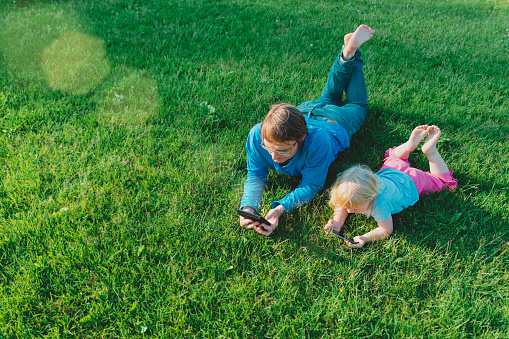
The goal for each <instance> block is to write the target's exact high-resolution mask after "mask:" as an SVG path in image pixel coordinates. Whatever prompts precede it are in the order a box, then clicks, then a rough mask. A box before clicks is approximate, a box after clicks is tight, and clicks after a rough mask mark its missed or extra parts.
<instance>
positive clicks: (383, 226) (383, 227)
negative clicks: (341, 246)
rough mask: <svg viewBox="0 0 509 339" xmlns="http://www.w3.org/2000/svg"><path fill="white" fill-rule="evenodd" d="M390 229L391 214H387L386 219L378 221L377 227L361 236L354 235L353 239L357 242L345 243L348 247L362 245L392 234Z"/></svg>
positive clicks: (391, 225) (391, 226) (391, 227)
mask: <svg viewBox="0 0 509 339" xmlns="http://www.w3.org/2000/svg"><path fill="white" fill-rule="evenodd" d="M392 230H393V224H392V215H389V218H387V220H385V221H381V222H378V227H377V228H375V229H374V230H372V231H369V232H368V233H366V234H363V235H361V236H356V237H354V238H353V241H355V242H357V244H352V243H349V242H346V244H347V245H348V246H350V247H362V246H364V244H366V243H368V242H372V241H377V240H383V239H387V238H388V237H389V236H390V235H391V234H392Z"/></svg>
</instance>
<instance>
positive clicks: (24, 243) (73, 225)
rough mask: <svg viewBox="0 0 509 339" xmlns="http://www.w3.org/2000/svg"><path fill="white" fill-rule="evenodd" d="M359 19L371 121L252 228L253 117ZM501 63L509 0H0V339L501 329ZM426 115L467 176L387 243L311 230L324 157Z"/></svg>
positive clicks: (320, 198)
mask: <svg viewBox="0 0 509 339" xmlns="http://www.w3.org/2000/svg"><path fill="white" fill-rule="evenodd" d="M361 23H365V24H368V25H370V26H371V27H373V28H374V29H375V30H376V33H375V35H374V37H373V38H372V40H370V41H369V42H367V43H366V44H365V45H364V46H363V47H362V51H363V56H362V57H363V59H364V61H365V67H364V73H365V76H366V83H367V90H368V101H369V104H370V108H369V111H368V119H367V120H366V122H365V123H364V125H363V127H362V129H361V130H360V131H359V132H358V133H357V134H356V135H355V136H354V138H353V140H352V145H351V147H350V148H348V149H347V150H345V151H344V152H342V153H341V154H340V155H338V158H337V159H336V161H335V162H334V163H333V164H332V166H331V168H330V170H329V173H328V176H327V182H326V186H325V188H324V189H323V190H322V191H320V192H319V194H318V195H317V196H316V197H315V199H314V200H313V201H312V202H311V203H309V204H308V205H306V206H304V207H301V208H299V209H296V210H294V211H291V212H290V213H287V214H285V216H284V217H283V218H282V220H281V222H280V225H279V227H278V229H277V230H276V231H275V232H274V233H273V234H272V235H271V236H270V237H264V236H261V235H259V234H257V233H255V232H253V231H249V230H245V229H242V228H241V227H240V226H239V222H238V217H237V216H236V214H235V209H236V208H237V207H238V205H239V203H240V199H241V196H242V191H243V183H244V180H245V176H246V172H247V171H246V154H245V148H244V147H245V140H246V136H247V134H248V132H249V130H250V128H251V127H252V126H253V125H255V124H256V123H258V122H260V121H261V120H262V119H263V117H264V115H265V114H266V113H267V111H268V110H269V108H270V107H271V105H273V104H276V103H281V102H288V103H290V104H294V105H298V104H299V103H301V102H303V101H307V100H312V99H315V98H316V97H318V96H319V94H320V92H321V89H322V86H323V84H324V83H325V80H326V78H327V74H328V71H329V67H330V65H331V64H332V62H333V61H334V59H335V58H336V56H337V54H338V53H339V51H340V50H341V45H342V40H343V36H344V34H346V33H348V32H352V31H353V30H355V28H356V27H357V26H358V25H359V24H361ZM508 65H509V3H508V2H507V1H505V0H437V1H425V0H414V1H403V0H358V1H355V2H347V1H337V0H314V1H312V0H294V1H288V0H280V1H276V0H272V1H270V0H267V1H264V0H263V1H253V0H229V1H223V0H217V1H212V0H209V1H205V0H186V1H184V0H166V1H162V0H147V1H142V0H108V1H94V0H69V1H56V0H40V1H38V0H33V1H30V0H17V1H11V0H9V1H7V0H6V1H2V2H1V3H0V173H1V174H0V180H1V185H0V338H76V337H77V338H125V337H139V338H142V337H150V338H180V337H183V338H358V337H362V338H507V337H509V190H508V189H509V184H508V183H509V166H508V164H509V122H508V120H509V66H508ZM420 124H436V125H438V126H439V127H440V128H441V129H442V138H441V142H440V143H439V145H438V148H439V150H440V152H441V153H442V155H443V157H444V159H445V160H446V162H447V164H448V165H449V167H450V168H451V169H453V170H454V175H455V177H456V178H457V179H458V181H459V185H458V187H457V189H455V190H454V191H453V192H445V191H444V192H440V193H437V194H433V195H429V196H426V197H423V198H421V199H420V200H419V202H418V203H417V204H416V205H415V206H413V207H412V208H409V209H406V210H404V211H403V212H401V213H399V214H397V215H395V216H394V226H395V232H394V234H393V236H392V237H391V238H390V239H388V240H387V241H383V242H378V243H374V244H370V245H368V246H366V247H365V248H362V249H357V250H352V249H350V248H348V247H347V246H345V244H344V243H342V242H339V241H338V239H337V238H335V237H331V236H330V235H328V234H326V233H324V232H323V231H322V227H323V225H324V224H325V223H326V222H327V220H328V219H329V218H330V216H331V215H332V209H331V208H330V207H329V206H328V190H327V189H328V188H329V187H330V186H331V184H332V182H333V181H334V179H335V176H336V174H337V173H338V172H340V171H343V170H344V169H346V168H348V167H349V166H351V165H352V164H356V163H364V164H366V165H368V166H370V167H371V168H372V169H374V170H376V169H378V168H379V167H380V166H381V163H382V160H383V155H384V151H385V150H386V149H387V148H389V147H392V146H395V145H398V144H399V143H402V142H404V141H405V140H406V138H407V137H408V135H409V134H410V132H411V131H412V129H413V128H414V127H415V126H417V125H420ZM411 161H412V163H413V164H414V165H415V166H416V167H419V168H422V169H427V160H426V158H425V156H423V155H422V154H421V153H420V152H415V153H414V154H413V155H412V157H411ZM298 183H299V179H298V178H290V177H286V176H284V175H280V174H278V173H273V172H271V173H270V174H269V178H268V184H267V187H266V191H265V193H264V196H263V201H262V204H261V209H260V213H261V214H263V213H265V212H267V211H268V210H269V209H270V202H271V201H273V200H277V199H279V198H281V197H282V196H283V195H285V194H286V193H288V192H290V191H291V190H293V189H294V188H295V187H296V185H298ZM375 226H376V223H375V222H374V220H372V219H371V220H370V219H366V218H364V217H362V216H354V217H350V218H349V219H348V220H347V222H346V226H345V228H344V234H345V235H346V236H348V237H353V236H354V235H358V234H360V233H361V232H365V231H367V230H369V229H371V228H373V227H375Z"/></svg>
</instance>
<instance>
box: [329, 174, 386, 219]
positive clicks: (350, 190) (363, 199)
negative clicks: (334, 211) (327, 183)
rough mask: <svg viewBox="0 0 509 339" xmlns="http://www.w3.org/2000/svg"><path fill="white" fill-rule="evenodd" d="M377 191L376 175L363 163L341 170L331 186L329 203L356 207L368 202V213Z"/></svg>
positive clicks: (334, 205)
mask: <svg viewBox="0 0 509 339" xmlns="http://www.w3.org/2000/svg"><path fill="white" fill-rule="evenodd" d="M378 193H379V185H378V180H377V178H376V176H375V175H374V174H373V172H372V171H371V170H370V169H369V167H367V166H364V165H355V166H352V167H350V168H349V169H348V170H346V171H345V172H343V173H342V174H341V175H340V176H339V178H337V179H336V182H335V183H334V185H333V186H332V189H331V192H330V197H331V198H330V201H329V205H331V206H332V207H340V208H348V209H356V208H359V207H360V206H362V205H364V204H366V203H368V202H369V208H368V214H370V212H371V210H372V208H373V203H374V201H375V198H376V197H377V195H378Z"/></svg>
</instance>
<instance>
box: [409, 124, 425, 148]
mask: <svg viewBox="0 0 509 339" xmlns="http://www.w3.org/2000/svg"><path fill="white" fill-rule="evenodd" d="M427 128H428V125H420V126H417V127H416V128H414V130H413V131H412V134H410V138H408V141H407V142H406V148H407V151H408V152H412V151H413V150H414V149H416V148H417V146H419V144H420V143H421V141H422V139H424V137H425V136H426V135H428V130H427Z"/></svg>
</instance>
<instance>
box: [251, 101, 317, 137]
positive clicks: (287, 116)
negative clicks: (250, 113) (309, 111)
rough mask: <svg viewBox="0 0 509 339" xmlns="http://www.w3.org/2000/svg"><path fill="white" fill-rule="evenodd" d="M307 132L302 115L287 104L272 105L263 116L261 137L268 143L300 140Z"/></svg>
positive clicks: (295, 108)
mask: <svg viewBox="0 0 509 339" xmlns="http://www.w3.org/2000/svg"><path fill="white" fill-rule="evenodd" d="M307 132H308V127H307V125H306V119H305V118H304V115H302V113H301V112H300V111H299V110H298V109H297V107H294V106H292V105H289V104H279V105H274V106H272V108H271V109H270V111H269V113H267V115H266V116H265V119H263V123H262V129H261V135H262V138H263V139H265V140H267V141H268V142H285V141H291V140H299V141H300V140H301V139H302V138H303V137H304V136H305V135H306V134H307Z"/></svg>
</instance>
